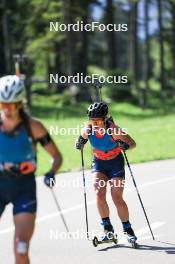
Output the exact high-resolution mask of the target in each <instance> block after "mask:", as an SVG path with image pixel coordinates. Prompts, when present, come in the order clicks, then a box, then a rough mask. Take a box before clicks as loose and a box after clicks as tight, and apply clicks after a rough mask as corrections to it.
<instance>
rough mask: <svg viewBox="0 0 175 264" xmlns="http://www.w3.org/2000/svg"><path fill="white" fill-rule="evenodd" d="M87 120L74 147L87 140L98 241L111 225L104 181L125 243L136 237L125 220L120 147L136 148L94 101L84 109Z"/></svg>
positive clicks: (106, 236)
mask: <svg viewBox="0 0 175 264" xmlns="http://www.w3.org/2000/svg"><path fill="white" fill-rule="evenodd" d="M87 115H88V118H89V121H88V122H87V125H86V126H85V127H84V129H83V132H82V134H81V135H80V136H79V138H78V139H77V140H76V149H79V150H81V149H82V148H83V147H84V145H85V144H86V143H87V141H88V140H89V142H90V144H91V146H92V153H93V157H92V173H93V180H94V188H95V191H96V201H97V208H98V212H99V214H100V217H101V220H102V222H101V224H102V225H103V227H104V236H103V237H102V241H107V240H108V239H110V237H111V234H114V228H113V225H112V223H111V220H110V212H109V206H108V203H107V201H106V192H107V183H109V185H110V191H111V196H112V200H113V202H114V204H115V207H116V209H117V213H118V216H119V218H120V220H121V222H122V226H123V231H124V234H125V235H126V237H127V240H128V242H133V241H136V240H137V237H136V236H135V233H134V231H133V228H132V226H131V223H130V220H129V211H128V207H127V204H126V202H125V201H124V199H123V191H124V180H125V167H124V157H123V154H122V150H124V151H126V150H128V149H133V148H135V147H136V143H135V141H134V140H133V139H132V138H131V136H129V135H128V134H127V133H126V132H124V131H122V129H121V128H120V127H119V126H118V125H116V124H114V122H113V120H111V119H110V118H109V116H108V106H107V104H105V103H104V102H95V103H93V104H91V105H90V106H89V108H88V110H87Z"/></svg>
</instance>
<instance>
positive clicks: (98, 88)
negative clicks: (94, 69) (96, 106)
mask: <svg viewBox="0 0 175 264" xmlns="http://www.w3.org/2000/svg"><path fill="white" fill-rule="evenodd" d="M94 87H95V88H96V89H97V90H98V100H99V101H100V102H102V92H101V89H102V84H101V83H100V82H99V81H95V82H94Z"/></svg>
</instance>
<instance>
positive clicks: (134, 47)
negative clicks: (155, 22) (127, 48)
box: [130, 0, 138, 89]
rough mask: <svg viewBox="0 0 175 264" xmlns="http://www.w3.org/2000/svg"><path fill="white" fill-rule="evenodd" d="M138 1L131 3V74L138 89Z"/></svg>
mask: <svg viewBox="0 0 175 264" xmlns="http://www.w3.org/2000/svg"><path fill="white" fill-rule="evenodd" d="M137 8H138V1H136V0H134V1H133V0H132V1H131V25H130V26H131V28H130V30H131V64H130V65H131V73H132V75H133V78H134V84H135V87H136V89H138V43H137V15H138V10H137Z"/></svg>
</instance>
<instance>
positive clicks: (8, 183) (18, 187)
mask: <svg viewBox="0 0 175 264" xmlns="http://www.w3.org/2000/svg"><path fill="white" fill-rule="evenodd" d="M9 203H12V204H13V215H15V214H18V213H22V212H29V213H36V209H37V200H36V181H35V175H34V174H30V175H29V174H28V175H21V176H20V177H15V176H8V175H6V176H4V175H1V173H0V216H1V215H2V213H3V211H4V209H5V206H6V205H7V204H9Z"/></svg>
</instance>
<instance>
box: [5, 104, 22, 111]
mask: <svg viewBox="0 0 175 264" xmlns="http://www.w3.org/2000/svg"><path fill="white" fill-rule="evenodd" d="M18 105H19V103H0V109H1V110H3V109H8V110H15V109H16V108H17V107H18Z"/></svg>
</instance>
